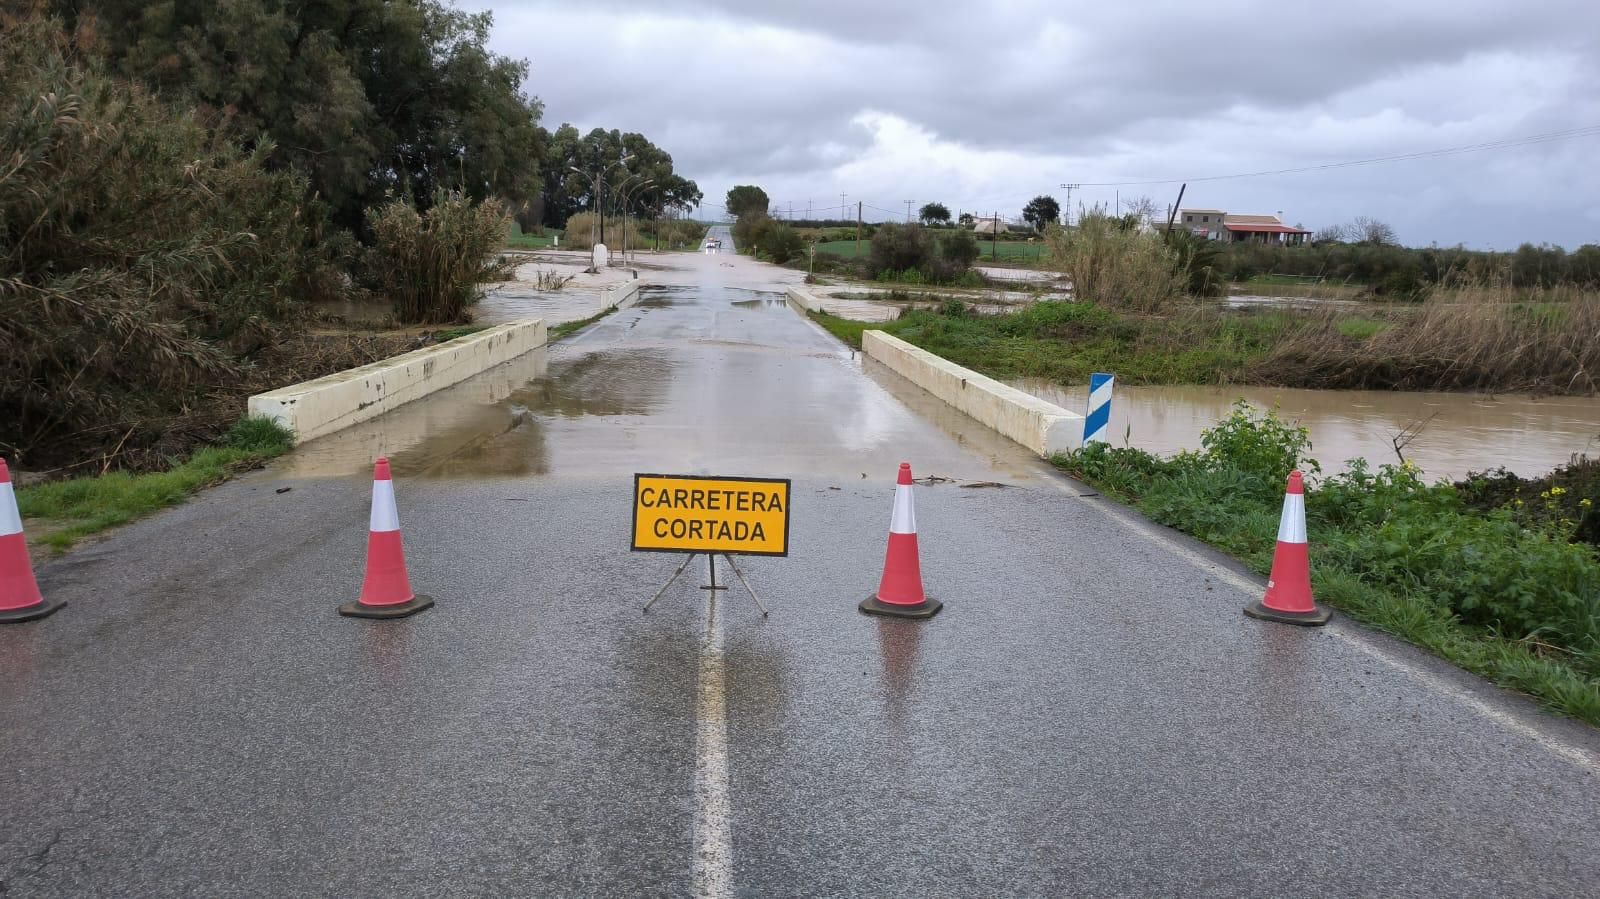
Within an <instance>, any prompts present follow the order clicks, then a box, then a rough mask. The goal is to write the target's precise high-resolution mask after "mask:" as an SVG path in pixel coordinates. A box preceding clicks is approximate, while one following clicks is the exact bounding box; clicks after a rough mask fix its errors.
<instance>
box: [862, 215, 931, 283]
mask: <svg viewBox="0 0 1600 899" xmlns="http://www.w3.org/2000/svg"><path fill="white" fill-rule="evenodd" d="M933 255H934V243H933V239H932V237H930V236H929V234H928V231H927V229H925V228H923V227H922V226H921V225H897V224H894V223H893V222H890V223H887V224H884V225H882V226H880V227H879V228H878V230H877V233H875V234H873V235H872V247H871V254H870V255H869V256H868V261H867V271H868V272H869V273H870V275H871V277H874V278H876V277H878V275H880V274H881V273H883V272H907V271H911V270H912V269H917V270H921V269H922V267H923V266H925V265H927V264H928V262H929V261H931V260H932V259H933Z"/></svg>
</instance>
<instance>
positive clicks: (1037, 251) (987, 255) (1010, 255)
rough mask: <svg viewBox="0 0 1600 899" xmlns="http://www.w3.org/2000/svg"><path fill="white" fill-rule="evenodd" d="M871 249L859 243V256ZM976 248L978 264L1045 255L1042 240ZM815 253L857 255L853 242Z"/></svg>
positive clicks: (819, 248) (837, 242)
mask: <svg viewBox="0 0 1600 899" xmlns="http://www.w3.org/2000/svg"><path fill="white" fill-rule="evenodd" d="M871 247H872V241H870V240H863V241H861V255H863V256H864V255H866V254H867V252H868V251H869V250H870V249H871ZM978 248H979V249H981V250H982V251H983V255H982V256H980V257H978V261H979V262H983V261H986V260H989V259H992V258H993V256H992V255H991V254H992V253H994V252H996V251H998V252H999V254H1000V261H1001V262H1033V261H1038V260H1042V259H1043V258H1044V253H1045V245H1044V241H1042V240H1034V241H1027V240H1002V241H997V242H990V241H987V240H979V241H978ZM817 252H818V253H831V254H833V255H835V256H842V257H844V258H846V259H854V258H855V257H856V255H857V254H856V242H855V241H853V240H832V241H829V242H827V243H819V244H817Z"/></svg>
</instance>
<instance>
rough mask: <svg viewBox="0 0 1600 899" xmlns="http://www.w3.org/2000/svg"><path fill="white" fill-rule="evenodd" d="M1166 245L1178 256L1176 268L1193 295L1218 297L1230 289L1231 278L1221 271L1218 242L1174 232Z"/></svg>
mask: <svg viewBox="0 0 1600 899" xmlns="http://www.w3.org/2000/svg"><path fill="white" fill-rule="evenodd" d="M1167 242H1168V245H1169V246H1171V247H1172V251H1173V254H1174V256H1175V258H1174V259H1173V265H1174V266H1175V268H1176V271H1177V273H1178V276H1179V277H1180V278H1181V279H1183V282H1184V285H1185V288H1186V289H1187V290H1188V292H1189V295H1190V296H1196V297H1215V296H1221V295H1222V294H1223V293H1224V292H1225V291H1226V290H1227V287H1228V278H1227V275H1225V274H1224V273H1223V272H1222V270H1221V257H1222V250H1221V248H1220V246H1219V242H1218V241H1215V240H1206V239H1205V238H1203V237H1199V236H1197V235H1194V234H1190V233H1188V232H1186V231H1173V232H1172V233H1171V235H1170V236H1169V237H1168V241H1167Z"/></svg>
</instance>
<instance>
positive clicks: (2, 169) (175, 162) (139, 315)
mask: <svg viewBox="0 0 1600 899" xmlns="http://www.w3.org/2000/svg"><path fill="white" fill-rule="evenodd" d="M5 27H6V28H7V29H8V30H7V32H6V36H5V39H4V40H3V41H0V160H4V162H3V164H0V309H3V312H0V453H5V454H6V455H8V456H11V457H12V460H13V462H16V461H19V459H20V460H21V462H22V464H24V465H27V466H29V467H39V468H48V467H52V466H54V465H63V464H68V463H70V462H72V461H77V457H78V456H79V455H80V451H88V450H90V448H93V447H100V446H103V447H104V450H105V452H107V453H108V454H110V455H111V456H112V457H116V454H117V453H118V451H120V452H121V453H122V455H121V456H120V457H118V461H123V460H125V459H127V458H132V457H134V456H135V455H136V451H137V453H143V452H144V451H145V450H146V449H148V448H151V447H154V446H156V445H157V444H158V443H159V442H160V441H161V439H162V438H163V436H164V434H165V431H166V430H167V428H168V426H169V423H170V422H171V421H172V420H173V419H174V418H175V417H177V416H179V415H181V414H183V412H184V411H185V410H187V409H190V408H193V407H194V406H197V405H200V404H201V403H202V397H204V396H205V395H206V394H207V393H208V392H210V391H213V390H215V389H216V385H217V384H222V383H229V382H232V381H234V380H236V379H237V378H238V377H239V376H240V375H241V373H242V372H243V370H244V366H245V364H246V359H247V358H248V357H249V356H250V355H252V354H254V353H256V352H258V351H259V350H261V349H262V348H263V347H265V346H268V345H270V344H271V343H272V342H273V341H274V339H275V336H276V335H277V333H278V332H279V331H281V330H283V329H285V328H289V327H293V326H294V325H295V324H297V323H298V321H299V320H300V319H302V318H303V317H304V316H305V314H306V301H307V300H308V299H311V298H314V297H318V296H322V295H327V294H333V293H337V292H339V291H340V290H342V287H341V286H340V284H339V279H338V278H337V275H336V272H335V270H334V264H335V263H336V262H337V261H338V254H339V253H340V252H342V245H340V244H337V243H334V242H330V241H327V240H325V239H323V237H322V235H321V233H320V231H319V229H318V227H316V225H315V223H318V222H321V221H322V220H323V217H324V211H323V210H322V209H321V208H320V207H319V206H317V205H316V204H314V203H311V202H309V201H308V200H307V199H306V197H307V195H308V190H307V184H306V181H305V179H304V178H302V177H301V176H299V175H296V174H294V173H292V172H272V171H269V170H268V168H267V165H266V160H267V158H268V156H269V155H270V154H271V152H272V147H271V145H270V144H266V143H263V144H260V145H258V146H256V147H255V148H254V149H253V150H252V151H251V152H248V153H247V152H244V151H242V150H240V149H238V148H237V147H236V146H234V145H233V144H232V143H231V142H230V141H229V140H228V139H227V137H226V136H225V135H223V134H221V133H219V132H217V131H215V130H213V129H211V128H209V127H207V125H206V123H204V122H202V121H200V120H199V119H197V118H196V117H195V115H194V114H192V113H190V112H186V111H183V110H180V109H177V108H175V107H172V106H169V105H167V104H165V103H163V102H161V101H160V100H159V99H158V98H156V97H154V96H152V95H151V94H149V93H148V92H146V91H145V90H143V89H142V88H139V87H137V86H133V85H129V84H128V83H127V82H124V81H121V80H119V79H116V78H114V77H111V76H110V75H108V74H107V73H106V72H105V71H103V70H102V69H101V68H100V66H99V65H98V64H97V63H96V62H95V61H94V60H93V59H92V58H90V57H86V56H84V55H81V54H79V53H78V52H77V50H76V48H75V47H73V45H72V43H71V41H70V40H69V39H68V38H67V37H66V36H65V35H64V34H63V33H62V31H61V29H60V26H59V24H57V23H55V22H51V21H40V20H24V21H21V22H18V23H16V24H15V25H10V24H8V25H6V26H5ZM501 234H503V232H497V233H496V235H495V239H496V241H497V242H498V240H499V239H500V236H501ZM113 447H115V449H113Z"/></svg>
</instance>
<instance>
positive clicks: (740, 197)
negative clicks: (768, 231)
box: [727, 184, 768, 218]
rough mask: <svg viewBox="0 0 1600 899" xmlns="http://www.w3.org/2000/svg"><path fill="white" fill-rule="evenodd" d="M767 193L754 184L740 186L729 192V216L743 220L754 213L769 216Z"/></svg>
mask: <svg viewBox="0 0 1600 899" xmlns="http://www.w3.org/2000/svg"><path fill="white" fill-rule="evenodd" d="M767 205H768V200H767V192H766V191H764V190H762V189H761V188H759V187H756V186H755V185H754V184H740V185H737V186H735V187H734V188H733V189H732V190H730V191H728V204H727V206H728V214H729V215H731V216H733V217H734V218H741V217H743V216H745V215H748V214H750V213H753V212H759V213H761V214H762V215H766V214H767Z"/></svg>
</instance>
